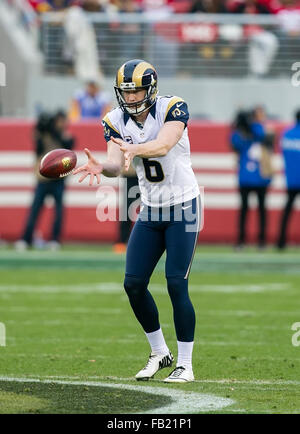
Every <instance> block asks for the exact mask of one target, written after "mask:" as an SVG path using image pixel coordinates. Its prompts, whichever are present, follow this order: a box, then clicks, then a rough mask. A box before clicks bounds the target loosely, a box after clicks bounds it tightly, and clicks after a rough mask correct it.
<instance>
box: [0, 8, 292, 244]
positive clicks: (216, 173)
mask: <svg viewBox="0 0 300 434" xmlns="http://www.w3.org/2000/svg"><path fill="white" fill-rule="evenodd" d="M79 10H80V12H78V11H79ZM76 11H77V12H76ZM299 11H300V9H299V2H297V1H296V0H282V1H281V2H277V1H275V0H273V1H271V0H247V1H243V0H236V1H235V0H233V1H232V0H228V1H225V0H224V1H222V0H221V1H217V0H211V1H204V0H203V1H192V0H151V1H150V0H136V1H131V0H130V1H122V0H110V1H109V0H86V1H84V0H81V1H79V0H78V1H71V0H49V1H46V0H2V1H1V3H0V40H1V52H0V61H1V62H2V64H3V65H4V67H5V68H4V69H5V70H6V77H2V78H5V79H6V83H5V86H4V85H2V86H1V87H0V116H1V118H0V166H1V169H0V207H1V217H0V238H1V239H2V240H6V241H14V240H16V239H18V238H19V237H20V235H21V231H22V228H23V226H24V221H25V217H26V213H27V211H28V207H29V206H30V203H31V198H32V191H33V187H34V183H35V178H34V174H33V170H32V168H33V165H34V152H33V140H32V128H33V125H34V123H35V121H36V118H37V116H38V114H39V113H40V112H41V111H42V110H56V109H58V108H61V109H65V110H66V111H68V110H69V107H70V102H71V99H72V97H73V95H74V92H75V91H76V90H77V89H78V88H80V87H82V85H83V83H84V81H85V80H87V79H89V78H90V74H91V73H92V71H93V68H94V69H95V62H96V64H97V66H96V69H97V74H99V79H100V80H101V83H102V89H104V90H105V91H106V92H108V93H110V95H111V98H112V100H113V99H114V94H113V93H114V92H113V81H114V75H115V72H116V69H117V68H118V67H119V65H121V64H122V63H123V62H124V61H125V60H127V59H129V58H145V59H147V61H149V62H151V63H153V64H154V65H155V66H156V67H157V70H158V75H159V90H160V94H161V95H165V94H174V93H175V94H177V95H179V96H181V97H183V98H184V99H185V100H186V101H187V102H188V105H189V109H190V115H191V121H190V126H189V131H190V139H191V147H192V162H193V167H194V169H195V172H196V175H197V178H198V180H199V185H201V186H204V189H205V225H204V229H203V231H202V234H201V236H200V240H199V241H200V242H206V243H216V242H223V243H224V242H226V243H233V242H234V240H235V237H236V232H237V222H236V219H237V209H238V206H239V197H238V193H237V177H236V159H235V155H234V154H233V152H231V149H230V145H229V132H230V125H231V122H232V120H233V117H234V115H235V113H236V112H237V110H238V109H241V108H245V109H249V108H252V107H254V106H255V105H258V104H260V105H263V106H264V107H265V109H266V111H267V115H268V122H269V124H270V125H272V127H273V128H274V130H275V132H276V145H275V156H274V159H273V163H274V167H275V169H276V175H275V176H274V178H273V181H272V184H271V188H270V190H269V193H268V195H267V207H268V213H269V220H268V228H267V239H268V242H271V243H273V242H274V241H275V239H276V237H277V233H278V225H279V213H280V211H281V210H282V208H283V206H284V203H285V180H284V176H283V173H282V170H283V162H282V157H281V155H280V153H279V152H278V138H279V135H280V132H281V131H282V129H283V128H284V127H285V126H287V125H288V124H290V123H292V122H293V115H294V112H295V110H296V109H297V108H298V107H299V91H298V88H297V87H296V86H293V85H292V77H293V74H295V71H297V65H296V66H295V63H296V62H297V61H300V59H299V52H300V51H299V48H300V18H299V16H300V12H299ZM197 12H198V13H197ZM199 12H200V13H199ZM237 12H240V13H237ZM83 15H84V16H83ZM91 29H92V30H93V35H91V34H90V33H89V31H90V30H91ZM85 38H86V39H85ZM93 42H94V43H95V47H93ZM82 52H84V53H85V54H82ZM80 53H81V54H80ZM82 56H83V57H82ZM84 56H85V57H84ZM3 65H2V72H3V71H4V69H3ZM293 65H294V66H293ZM292 68H294V70H293V69H292ZM4 72H5V71H4ZM2 76H3V74H2ZM2 81H3V80H2ZM2 84H4V83H2ZM296 84H297V83H296ZM70 130H71V131H72V133H73V134H74V135H75V137H76V149H75V150H76V152H77V153H78V157H79V163H81V162H82V161H84V160H83V159H84V156H83V152H82V150H83V148H84V147H85V146H87V145H88V146H89V147H90V149H91V150H93V151H95V152H96V155H98V156H99V157H100V158H101V155H103V153H104V152H105V149H106V145H105V141H104V139H103V134H102V127H101V125H100V122H99V121H98V120H96V121H95V120H85V121H84V122H81V121H77V122H72V123H71V125H70ZM103 182H104V183H105V184H108V185H113V186H114V187H115V188H116V189H118V188H119V182H118V181H116V180H115V179H108V178H107V179H105V178H104V179H103ZM67 184H68V189H67V192H66V195H65V203H66V220H65V224H64V232H63V240H64V241H88V242H89V241H98V242H99V241H103V242H114V241H116V239H117V237H118V234H117V232H118V227H117V224H116V222H104V223H101V224H100V223H99V222H98V221H97V219H96V213H95V209H96V207H97V203H98V199H97V197H96V194H95V193H96V188H88V187H87V185H79V184H78V183H77V182H76V179H73V178H70V179H68V183H67ZM252 200H253V201H252V202H251V204H252V205H253V206H255V205H256V201H255V198H252ZM47 205H48V206H49V207H51V200H49V201H48V202H47ZM48 206H47V208H46V210H45V212H44V213H43V215H42V218H41V219H40V222H39V227H38V232H39V233H40V234H42V236H44V237H47V236H48V233H47V230H48V229H47V228H48V226H49V224H48V214H49V207H48ZM299 210H300V204H299V202H298V203H296V211H295V212H294V214H293V217H292V220H291V224H290V227H289V241H290V242H292V243H299V242H300V230H299V227H300V226H299V218H300V215H299ZM255 233H256V218H255V216H254V214H253V211H251V213H250V217H249V237H248V238H249V241H250V242H251V241H254V240H255Z"/></svg>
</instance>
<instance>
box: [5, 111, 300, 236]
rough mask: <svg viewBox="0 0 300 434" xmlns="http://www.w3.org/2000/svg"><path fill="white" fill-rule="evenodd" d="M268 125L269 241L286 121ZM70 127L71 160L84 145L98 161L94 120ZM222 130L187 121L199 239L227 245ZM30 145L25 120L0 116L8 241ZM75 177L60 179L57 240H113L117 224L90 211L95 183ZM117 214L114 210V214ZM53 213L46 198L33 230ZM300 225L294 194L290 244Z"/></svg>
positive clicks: (44, 230)
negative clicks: (198, 196)
mask: <svg viewBox="0 0 300 434" xmlns="http://www.w3.org/2000/svg"><path fill="white" fill-rule="evenodd" d="M271 127H272V128H273V129H274V130H275V132H276V137H277V141H276V146H275V154H274V158H273V164H274V167H275V169H276V174H275V176H274V178H273V181H272V184H271V187H270V189H269V193H268V197H267V208H268V214H267V239H268V242H269V243H274V242H275V240H276V238H277V234H278V230H279V222H280V215H281V211H282V208H283V206H284V204H285V200H286V196H285V178H284V174H283V161H282V157H281V154H280V152H279V147H278V138H279V137H280V134H281V132H282V130H283V128H285V127H286V125H285V124H282V123H273V124H271ZM70 131H71V132H72V134H73V135H74V136H75V137H76V148H75V151H76V153H77V155H78V165H80V164H82V163H84V161H85V155H84V152H83V149H84V148H85V147H88V148H89V149H90V150H91V151H93V152H94V153H95V155H96V156H97V158H99V159H100V160H101V158H102V159H103V157H104V156H105V151H106V142H105V140H104V138H103V131H102V126H101V123H100V122H94V121H86V122H80V123H76V124H72V125H71V126H70ZM229 133H230V126H229V125H227V124H220V123H212V122H199V121H191V122H190V124H189V137H190V142H191V154H192V165H193V168H194V171H195V174H196V176H197V179H198V183H199V185H200V186H203V188H204V227H203V229H202V231H201V233H200V236H199V242H200V243H201V242H202V243H217V242H222V243H234V242H235V239H236V234H237V219H238V208H239V194H238V188H237V176H236V172H237V159H236V155H235V154H234V153H233V152H232V151H231V149H230V146H229V142H228V138H229ZM33 150H34V146H33V122H32V121H27V120H18V121H16V120H12V119H2V120H1V121H0V239H1V238H2V239H4V240H8V241H14V240H16V239H18V238H20V236H21V233H22V230H23V227H24V224H25V219H26V217H27V214H28V210H29V207H30V204H31V200H32V194H33V190H34V185H35V182H36V181H35V177H34V174H33V166H34V151H33ZM77 178H78V176H69V177H68V179H67V189H66V193H65V220H64V228H63V240H64V241H84V242H85V241H86V242H114V241H116V240H117V238H118V223H117V222H116V221H105V222H103V221H102V222H100V221H98V219H97V216H96V211H97V209H98V208H99V207H101V199H100V196H99V192H98V195H97V188H96V187H89V186H88V185H87V182H86V183H85V184H84V183H83V184H84V185H81V184H78V183H77ZM102 186H105V187H106V188H112V189H113V190H112V191H113V192H114V193H117V194H116V197H117V198H118V196H119V195H118V191H119V190H120V189H122V180H119V179H115V178H105V177H102ZM120 197H121V195H120ZM299 199H300V198H299ZM118 200H119V199H117V203H118ZM112 202H113V201H112ZM250 205H251V211H250V212H249V216H248V221H247V228H248V231H247V232H248V241H249V242H255V241H256V238H257V220H258V219H257V213H256V198H255V197H252V198H251V201H250ZM117 213H118V210H117V209H116V215H117ZM52 218H53V215H52V204H51V200H50V201H49V200H47V201H46V204H45V208H44V210H43V211H42V213H41V215H40V218H39V221H38V225H37V231H36V233H37V235H38V236H42V237H43V238H45V239H47V238H49V235H50V229H51V224H52ZM299 223H300V204H299V200H298V202H296V205H295V210H294V212H293V215H292V217H291V221H290V225H289V231H288V235H289V241H290V242H293V243H299V242H300V224H299Z"/></svg>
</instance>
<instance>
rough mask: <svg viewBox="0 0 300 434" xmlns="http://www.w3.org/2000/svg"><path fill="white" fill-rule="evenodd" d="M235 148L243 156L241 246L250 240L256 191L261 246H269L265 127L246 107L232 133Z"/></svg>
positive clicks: (240, 168)
mask: <svg viewBox="0 0 300 434" xmlns="http://www.w3.org/2000/svg"><path fill="white" fill-rule="evenodd" d="M230 142H231V146H232V149H233V150H234V151H235V152H236V153H237V154H238V158H239V171H238V172H239V175H238V177H239V192H240V199H241V207H240V214H239V233H238V240H237V248H238V249H241V248H242V247H243V246H244V244H245V241H246V231H245V227H246V217H247V213H248V197H249V194H250V193H251V192H255V193H256V195H257V198H258V210H259V234H258V240H257V242H258V246H259V248H263V247H264V246H265V238H266V237H265V228H266V209H265V197H266V193H267V187H268V185H269V184H270V181H271V176H270V175H269V176H267V175H266V176H265V175H264V174H262V170H261V156H262V147H264V146H266V145H265V130H264V126H263V124H262V122H261V121H258V119H257V118H256V119H253V116H252V115H251V114H250V113H248V112H245V111H241V112H239V113H238V114H237V116H236V119H235V121H234V124H233V128H232V133H231V137H230Z"/></svg>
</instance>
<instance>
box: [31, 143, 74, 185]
mask: <svg viewBox="0 0 300 434" xmlns="http://www.w3.org/2000/svg"><path fill="white" fill-rule="evenodd" d="M76 163H77V156H76V154H75V152H73V151H70V150H69V149H54V150H53V151H50V152H48V153H47V154H46V155H44V157H43V158H42V160H41V163H40V174H41V175H42V176H44V177H45V178H51V179H59V178H63V177H65V176H67V175H70V173H72V171H73V169H74V168H75V166H76Z"/></svg>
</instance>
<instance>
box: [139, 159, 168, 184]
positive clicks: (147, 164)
mask: <svg viewBox="0 0 300 434" xmlns="http://www.w3.org/2000/svg"><path fill="white" fill-rule="evenodd" d="M143 164H144V168H145V176H146V178H147V179H148V181H150V182H161V181H163V180H164V177H165V175H164V172H163V169H162V167H161V164H160V163H159V162H158V161H155V160H148V158H143Z"/></svg>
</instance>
